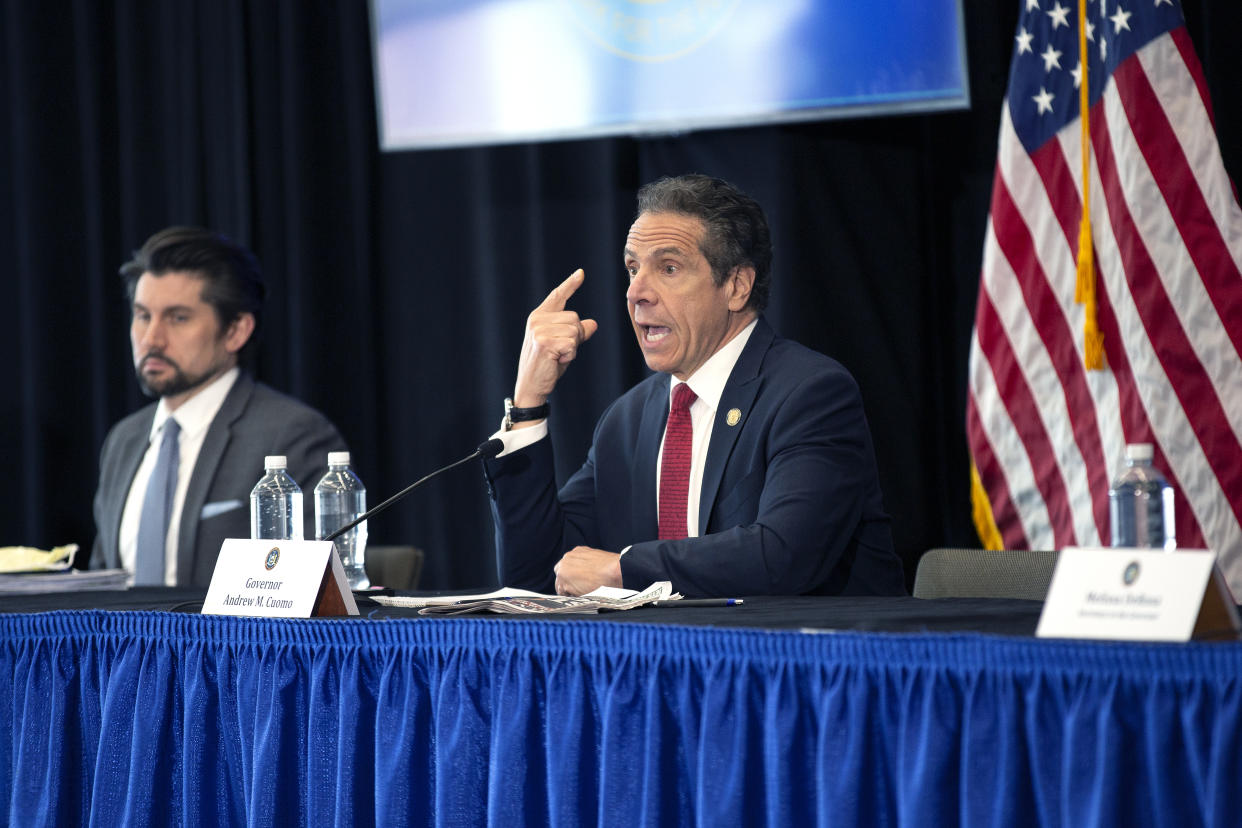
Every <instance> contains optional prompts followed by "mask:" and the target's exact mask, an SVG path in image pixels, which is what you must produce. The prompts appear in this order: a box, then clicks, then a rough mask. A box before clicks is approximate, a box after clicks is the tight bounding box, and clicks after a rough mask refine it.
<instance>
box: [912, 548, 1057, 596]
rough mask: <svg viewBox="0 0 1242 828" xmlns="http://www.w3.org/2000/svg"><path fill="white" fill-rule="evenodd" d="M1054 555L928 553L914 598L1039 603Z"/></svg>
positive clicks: (917, 574)
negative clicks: (1020, 599) (1017, 600)
mask: <svg viewBox="0 0 1242 828" xmlns="http://www.w3.org/2000/svg"><path fill="white" fill-rule="evenodd" d="M1057 554H1058V553H1057V552H1055V551H1050V550H1038V549H1034V550H1033V549H1003V550H989V549H951V548H940V549H929V550H928V551H927V552H925V553H923V557H921V558H920V559H919V564H918V569H917V570H915V574H914V597H915V598H1025V599H1027V600H1030V601H1042V600H1044V598H1046V597H1047V595H1048V585H1049V584H1050V583H1051V582H1052V571H1053V570H1054V569H1055V568H1056V565H1057Z"/></svg>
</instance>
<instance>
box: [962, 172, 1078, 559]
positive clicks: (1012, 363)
mask: <svg viewBox="0 0 1242 828" xmlns="http://www.w3.org/2000/svg"><path fill="white" fill-rule="evenodd" d="M1000 186H1001V182H999V181H998V182H997V184H996V187H994V188H993V189H994V190H995V189H996V188H998V187H1000ZM993 224H995V222H993ZM975 331H976V336H977V337H978V339H979V347H980V350H982V351H983V353H984V355H985V356H986V357H987V360H988V364H989V365H991V366H992V376H993V377H994V378H995V381H996V388H997V390H998V391H999V392H1000V396H1001V399H1002V400H1003V401H1004V404H1005V408H1006V409H1007V410H1008V411H1009V417H1010V419H1011V420H1012V421H1013V424H1014V429H1015V430H1016V431H1017V433H1018V438H1019V439H1020V440H1021V441H1022V443H1023V445H1025V446H1026V453H1027V456H1028V457H1029V458H1030V461H1031V471H1032V473H1033V474H1034V475H1035V485H1036V487H1037V488H1038V489H1039V492H1040V496H1041V497H1042V498H1043V500H1044V506H1045V508H1047V510H1048V519H1049V521H1050V522H1051V523H1052V536H1053V540H1054V542H1055V543H1056V545H1057V548H1058V549H1060V548H1061V547H1063V546H1073V545H1075V543H1076V540H1075V538H1074V532H1073V525H1074V521H1073V516H1072V515H1071V513H1070V503H1069V496H1068V494H1067V493H1066V490H1065V480H1064V478H1062V477H1061V470H1060V468H1058V467H1057V464H1056V459H1055V458H1056V453H1055V452H1054V451H1053V448H1052V441H1051V440H1050V439H1049V438H1048V432H1047V430H1045V429H1044V424H1043V422H1042V421H1041V420H1040V419H1039V417H1037V416H1032V412H1035V411H1037V410H1038V409H1037V408H1036V406H1035V397H1034V395H1033V394H1032V393H1031V388H1030V386H1029V385H1027V382H1026V377H1025V376H1023V374H1022V369H1021V366H1020V365H1019V364H1018V360H1017V358H1016V356H1015V354H1014V352H1013V348H1012V347H1011V345H1010V343H1009V338H1008V337H1006V336H1005V330H1004V325H1002V323H1001V320H1000V316H999V315H997V313H996V307H995V306H994V305H993V304H992V299H991V297H990V296H988V295H987V293H986V291H980V292H979V304H978V313H977V314H976V317H975Z"/></svg>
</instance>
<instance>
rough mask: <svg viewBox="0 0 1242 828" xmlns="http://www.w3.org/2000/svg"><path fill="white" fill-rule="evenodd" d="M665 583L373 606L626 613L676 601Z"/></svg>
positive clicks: (384, 600)
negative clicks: (581, 592)
mask: <svg viewBox="0 0 1242 828" xmlns="http://www.w3.org/2000/svg"><path fill="white" fill-rule="evenodd" d="M680 597H681V596H680V595H679V594H678V593H676V592H673V585H672V583H671V582H669V581H656V582H655V583H654V584H652V585H651V586H649V587H647V588H646V589H644V590H642V591H641V592H637V591H635V590H632V589H618V588H616V587H600V588H599V589H597V590H595V591H593V592H588V593H587V594H586V595H582V596H570V595H547V594H544V593H541V592H531V591H530V590H527V589H514V588H505V587H502V588H501V589H498V590H496V591H495V592H488V593H486V594H482V595H448V596H433V597H427V596H402V595H377V596H375V598H373V599H372V600H374V601H375V602H376V603H379V604H383V605H385V606H389V607H410V608H417V609H418V614H419V615H470V614H475V613H485V612H494V613H502V614H509V615H548V614H562V613H597V612H599V611H600V610H628V609H633V608H634V607H640V606H642V605H643V604H649V603H651V602H652V601H664V600H668V599H670V598H680Z"/></svg>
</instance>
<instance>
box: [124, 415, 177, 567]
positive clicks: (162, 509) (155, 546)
mask: <svg viewBox="0 0 1242 828" xmlns="http://www.w3.org/2000/svg"><path fill="white" fill-rule="evenodd" d="M180 434H181V426H179V425H177V421H176V420H174V419H173V418H172V417H169V418H168V419H167V420H165V421H164V439H163V441H162V442H161V443H160V452H159V455H158V456H157V457H156V459H155V469H154V470H152V472H151V479H150V480H149V481H147V494H146V497H145V498H144V499H143V501H142V517H141V518H139V520H138V555H137V558H138V560H137V562H136V563H135V565H134V586H163V585H164V549H165V544H166V541H167V538H168V519H169V518H170V517H171V516H172V505H173V497H174V496H175V495H176V492H177V467H178V466H179V465H180V464H181V452H180V450H179V448H178V437H179V435H180Z"/></svg>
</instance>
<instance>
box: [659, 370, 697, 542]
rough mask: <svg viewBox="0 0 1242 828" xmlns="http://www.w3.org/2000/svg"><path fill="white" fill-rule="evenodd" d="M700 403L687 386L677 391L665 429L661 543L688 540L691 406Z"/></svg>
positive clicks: (661, 457)
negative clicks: (687, 505)
mask: <svg viewBox="0 0 1242 828" xmlns="http://www.w3.org/2000/svg"><path fill="white" fill-rule="evenodd" d="M696 399H698V395H696V394H695V393H694V392H693V391H691V390H690V386H689V385H686V384H685V383H684V382H683V383H681V384H680V385H678V386H677V388H675V389H674V390H673V406H672V408H670V409H669V412H668V425H667V426H665V428H664V453H663V454H661V455H660V540H680V539H681V538H684V537H686V536H687V534H688V533H687V532H686V526H687V521H688V516H687V514H686V493H687V492H688V491H689V489H690V449H691V445H692V437H693V430H692V429H691V426H690V406H691V404H692V403H693V402H694V401H695V400H696Z"/></svg>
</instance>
